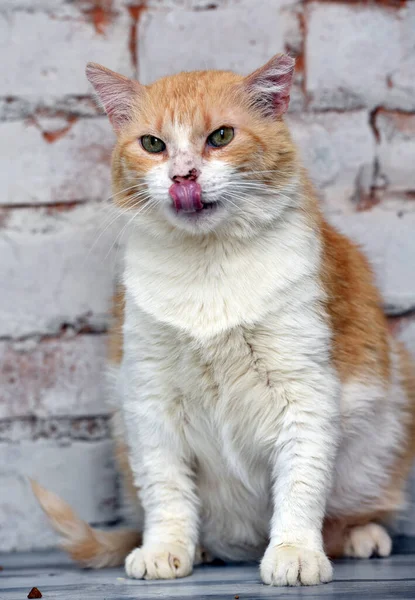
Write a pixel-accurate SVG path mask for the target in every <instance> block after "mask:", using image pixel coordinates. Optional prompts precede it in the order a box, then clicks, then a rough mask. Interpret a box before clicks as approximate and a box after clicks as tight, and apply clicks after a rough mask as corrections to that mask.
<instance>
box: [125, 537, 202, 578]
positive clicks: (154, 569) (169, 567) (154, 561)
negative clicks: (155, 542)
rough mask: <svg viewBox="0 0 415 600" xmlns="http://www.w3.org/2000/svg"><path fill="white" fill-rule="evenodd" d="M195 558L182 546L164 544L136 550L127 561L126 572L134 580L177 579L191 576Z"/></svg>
mask: <svg viewBox="0 0 415 600" xmlns="http://www.w3.org/2000/svg"><path fill="white" fill-rule="evenodd" d="M192 569H193V557H191V556H190V554H189V552H188V551H187V550H186V549H185V548H183V547H182V546H178V545H177V546H176V545H173V544H163V545H160V546H149V547H146V546H142V547H141V548H136V549H135V550H133V551H132V552H130V554H129V555H128V556H127V558H126V559H125V571H126V573H127V575H128V577H133V578H134V579H176V578H177V577H186V575H190V573H191V572H192Z"/></svg>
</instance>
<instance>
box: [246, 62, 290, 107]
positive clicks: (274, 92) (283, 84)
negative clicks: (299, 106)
mask: <svg viewBox="0 0 415 600" xmlns="http://www.w3.org/2000/svg"><path fill="white" fill-rule="evenodd" d="M294 65H295V60H294V59H293V58H292V57H291V56H288V54H277V55H276V56H273V57H272V58H271V60H269V61H268V62H267V63H266V64H265V65H264V66H263V67H260V68H259V69H257V70H256V71H254V72H253V73H251V74H250V75H248V76H247V77H245V79H244V88H245V90H246V92H248V94H249V96H250V103H251V105H252V106H253V107H256V108H257V109H259V110H260V111H261V112H262V113H263V114H264V115H266V116H269V117H279V116H281V115H282V114H283V113H285V112H286V110H287V108H288V104H289V102H290V90H291V85H292V81H293V76H294Z"/></svg>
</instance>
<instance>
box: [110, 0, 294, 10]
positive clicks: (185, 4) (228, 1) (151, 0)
mask: <svg viewBox="0 0 415 600" xmlns="http://www.w3.org/2000/svg"><path fill="white" fill-rule="evenodd" d="M121 1H122V0H121ZM266 2H268V3H272V4H273V6H275V7H276V8H277V9H278V10H279V9H281V8H286V7H291V6H295V5H298V4H299V0H262V3H263V4H264V3H266ZM251 4H252V0H146V6H147V7H149V8H158V9H160V10H171V9H186V10H200V11H202V12H206V11H208V10H218V9H221V8H225V7H231V8H244V7H246V6H249V5H251Z"/></svg>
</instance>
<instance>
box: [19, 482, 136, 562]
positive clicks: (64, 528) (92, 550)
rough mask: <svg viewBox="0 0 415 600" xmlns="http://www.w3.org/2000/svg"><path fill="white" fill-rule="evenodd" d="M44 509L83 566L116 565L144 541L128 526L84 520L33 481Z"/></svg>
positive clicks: (75, 558) (65, 548)
mask: <svg viewBox="0 0 415 600" xmlns="http://www.w3.org/2000/svg"><path fill="white" fill-rule="evenodd" d="M30 483H31V486H32V490H33V493H34V494H35V496H36V498H37V500H38V502H39V504H40V506H41V507H42V509H43V511H44V512H45V513H46V515H47V516H48V517H49V520H50V522H51V524H52V526H53V528H54V529H55V530H56V531H57V532H58V533H59V534H60V535H61V538H62V541H61V548H62V549H63V550H65V551H66V552H67V553H68V554H69V555H70V557H71V558H73V559H74V560H75V561H76V562H78V563H79V564H81V565H82V566H84V567H91V568H94V569H101V568H103V567H116V566H118V565H121V564H122V563H123V562H124V559H125V557H126V556H127V554H128V553H129V552H130V551H131V550H132V549H133V548H135V547H136V546H138V545H140V544H141V535H140V534H139V533H138V532H135V531H131V530H128V529H122V530H119V531H101V530H99V529H93V528H92V527H91V526H90V525H88V523H85V521H82V519H80V518H79V517H78V516H77V515H76V514H75V513H74V511H73V510H72V509H71V507H70V506H69V505H68V504H67V503H66V502H64V501H63V500H62V499H61V498H59V496H57V495H56V494H54V493H53V492H50V491H48V490H46V489H45V488H43V487H42V486H41V485H39V484H38V483H37V482H36V481H33V480H31V481H30Z"/></svg>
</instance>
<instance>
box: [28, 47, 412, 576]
mask: <svg viewBox="0 0 415 600" xmlns="http://www.w3.org/2000/svg"><path fill="white" fill-rule="evenodd" d="M293 69H294V60H293V59H292V58H290V57H288V56H286V55H277V56H275V57H274V58H272V59H271V60H270V61H269V62H268V63H267V64H266V65H265V66H263V67H262V68H260V69H259V70H257V71H255V72H254V73H252V74H251V75H249V76H247V77H242V76H239V75H236V74H234V73H230V72H219V71H206V72H195V73H180V74H178V75H174V76H172V77H166V78H163V79H161V80H159V81H156V82H155V83H153V84H152V85H149V86H144V85H140V84H139V83H138V82H136V81H132V80H129V79H127V78H125V77H122V76H120V75H118V74H116V73H113V72H111V71H109V70H108V69H105V68H104V67H101V66H99V65H95V64H89V65H88V67H87V76H88V79H89V81H90V82H91V83H92V84H93V86H94V88H95V90H96V92H97V94H98V96H99V98H100V100H101V102H102V104H103V106H104V108H105V110H106V112H107V114H108V116H109V119H110V121H111V123H112V125H113V127H114V130H115V132H116V134H117V144H116V147H115V150H114V154H113V187H114V198H115V202H116V204H117V205H118V206H119V207H120V208H121V209H122V210H124V211H128V214H129V216H131V219H133V221H134V229H132V231H131V233H130V236H129V239H128V243H127V245H126V250H125V261H124V271H123V279H122V287H120V290H119V294H118V297H117V299H116V300H117V301H116V313H117V314H116V321H117V322H116V323H115V325H114V329H113V335H112V339H111V362H112V366H111V375H112V376H111V381H112V385H111V400H112V401H114V400H116V402H117V403H118V406H119V409H118V410H117V412H116V414H115V416H114V436H115V441H116V447H117V456H118V458H119V463H120V468H121V471H122V473H123V475H124V483H125V485H124V488H125V492H126V498H127V499H128V500H127V504H128V506H129V508H130V514H132V515H134V520H135V525H136V527H137V529H138V530H139V531H142V532H143V533H142V537H141V536H140V535H139V534H134V533H132V532H130V531H121V532H116V533H111V532H102V531H95V530H93V529H92V528H90V527H89V526H88V525H86V524H85V523H83V522H82V521H81V520H80V519H78V517H77V516H76V515H74V514H73V512H72V511H71V509H70V508H69V507H68V506H67V505H66V504H65V503H63V501H61V500H60V499H58V498H57V497H56V496H55V495H54V494H52V493H50V492H47V491H46V490H44V489H43V488H41V487H40V486H38V485H37V484H34V489H35V492H36V494H37V496H38V498H39V500H40V502H41V504H42V506H43V508H44V509H45V511H46V512H47V513H48V514H49V516H50V518H51V520H52V523H53V524H54V526H55V527H56V528H57V529H58V531H60V532H61V533H62V534H63V536H64V538H65V539H64V544H65V547H66V548H67V550H68V551H69V552H70V553H71V554H72V556H73V557H74V558H76V559H77V560H79V561H80V562H81V563H83V564H86V565H89V566H93V567H102V566H105V565H113V564H118V563H120V562H121V561H122V560H123V559H124V558H125V556H127V554H128V553H129V554H128V556H127V558H126V563H125V566H126V571H127V574H128V575H129V576H130V577H135V578H149V579H157V578H174V577H183V576H185V575H188V574H189V573H191V571H192V567H193V565H194V563H195V561H199V560H202V559H203V556H206V555H207V553H208V554H209V555H210V556H213V557H219V558H222V559H225V560H237V561H239V560H241V561H242V560H251V559H261V567H260V571H261V577H262V580H263V581H264V582H265V583H267V584H272V585H296V584H299V583H300V584H304V585H312V584H318V583H321V582H327V581H330V580H331V578H332V566H331V563H330V562H329V559H328V558H327V555H329V556H341V555H346V556H355V557H368V556H371V555H372V554H377V555H380V556H387V555H388V554H389V553H390V551H391V539H390V537H389V534H388V533H387V531H386V529H385V528H384V527H383V525H382V524H381V523H382V522H383V521H385V520H387V519H388V518H389V517H390V516H391V515H393V513H394V512H396V511H397V510H399V508H400V507H401V506H402V503H403V499H404V488H405V482H406V478H407V475H408V472H409V469H410V466H411V462H412V458H413V456H414V453H415V448H414V439H415V377H414V372H413V368H412V366H411V364H410V361H409V359H408V356H407V354H406V352H405V350H404V349H403V348H402V347H401V346H400V345H399V344H398V343H397V342H396V341H394V340H393V339H392V338H391V336H390V335H389V333H388V330H387V324H386V320H385V317H384V315H383V313H382V309H381V298H380V297H379V294H378V292H377V290H376V288H375V286H374V283H373V277H372V273H371V270H370V268H369V266H368V264H367V262H366V260H365V258H364V257H363V256H362V254H361V253H360V251H359V250H358V248H357V247H356V246H355V245H354V244H352V243H351V242H350V241H348V240H347V239H346V238H345V237H344V236H342V235H340V234H339V233H338V232H337V231H336V230H335V229H333V228H332V227H331V226H330V225H328V224H327V222H326V221H325V220H324V218H323V216H322V215H321V212H320V209H319V207H318V202H317V199H316V195H315V192H314V190H313V188H312V186H311V184H310V182H309V180H308V178H307V174H306V173H305V171H304V169H303V167H302V166H301V162H300V159H299V157H298V152H297V149H296V147H295V146H294V144H293V142H292V140H291V137H290V134H289V131H288V129H287V127H286V125H285V123H284V120H283V114H284V113H285V111H286V110H287V107H288V103H289V95H290V87H291V82H292V76H293ZM136 545H138V546H139V547H135V546H136ZM201 548H203V549H204V552H202V550H201Z"/></svg>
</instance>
